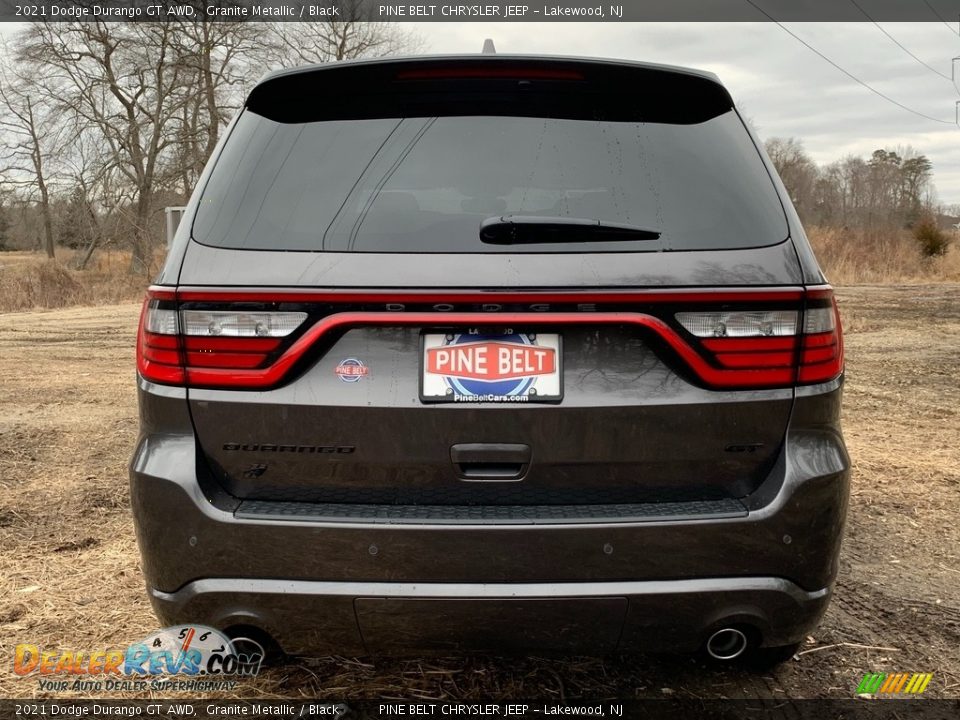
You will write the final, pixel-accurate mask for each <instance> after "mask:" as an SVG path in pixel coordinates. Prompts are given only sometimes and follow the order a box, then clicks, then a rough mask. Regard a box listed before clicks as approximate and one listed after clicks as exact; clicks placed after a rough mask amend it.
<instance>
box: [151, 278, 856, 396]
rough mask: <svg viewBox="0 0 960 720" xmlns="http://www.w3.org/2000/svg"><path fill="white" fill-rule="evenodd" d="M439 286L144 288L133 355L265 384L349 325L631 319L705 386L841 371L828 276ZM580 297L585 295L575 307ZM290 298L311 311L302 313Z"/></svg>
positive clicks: (779, 383)
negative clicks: (637, 286)
mask: <svg viewBox="0 0 960 720" xmlns="http://www.w3.org/2000/svg"><path fill="white" fill-rule="evenodd" d="M438 297H440V298H441V299H442V298H443V297H444V295H443V294H441V295H439V296H435V295H433V294H430V295H418V294H416V293H413V294H408V295H403V294H400V295H395V294H393V293H389V294H388V293H373V294H367V295H364V294H362V293H361V294H359V295H358V294H356V293H353V294H351V293H346V294H345V293H337V292H329V291H322V290H321V291H305V292H302V293H293V294H291V293H289V292H284V291H270V290H252V291H238V292H232V291H212V292H207V291H206V290H191V289H187V290H185V291H182V292H180V293H179V294H178V292H177V291H175V290H172V289H166V288H160V287H153V288H151V289H150V290H149V291H148V294H147V299H146V301H145V302H144V305H143V312H142V315H141V319H140V332H139V337H138V340H137V365H138V368H139V371H140V374H141V375H142V376H143V377H144V378H145V379H147V380H150V381H152V382H157V383H165V384H172V385H190V386H191V387H205V388H238V389H247V390H255V389H268V388H271V387H276V386H277V385H279V384H281V383H283V382H285V381H286V380H287V379H288V378H289V377H290V375H291V373H292V372H294V368H295V367H296V366H297V365H298V364H300V362H301V360H302V359H303V358H305V357H306V356H307V355H308V353H309V352H310V350H311V348H312V347H313V346H314V345H315V344H316V343H317V342H318V341H319V340H320V338H321V337H322V336H324V335H325V334H326V333H329V332H333V331H337V330H342V329H345V328H350V327H357V326H362V325H373V326H381V327H384V326H398V325H408V326H416V327H421V328H422V327H431V326H438V325H439V326H444V327H451V326H452V327H474V326H478V325H494V326H500V325H504V324H506V325H507V326H513V325H526V324H530V325H531V326H537V325H556V326H559V327H561V328H563V327H569V326H575V325H580V326H583V325H603V324H606V325H611V324H612V325H632V326H635V327H642V328H645V329H646V330H647V331H650V332H652V333H653V334H655V335H657V336H659V338H660V339H661V340H662V341H663V342H664V343H665V344H666V345H667V346H669V348H671V349H672V350H673V351H674V352H675V353H676V355H677V356H678V359H679V360H680V362H681V363H683V364H685V365H686V367H687V368H688V369H689V370H690V372H692V373H693V375H694V376H696V378H697V379H698V381H699V382H700V383H702V384H703V385H704V386H707V387H711V388H716V389H754V388H778V387H792V386H794V385H796V384H798V383H800V384H808V385H809V384H814V383H821V382H827V381H829V380H833V379H835V378H837V377H839V376H840V374H841V373H842V372H843V338H842V335H841V329H840V319H839V315H838V313H837V307H836V303H835V301H834V298H833V291H832V290H831V289H829V288H827V287H818V288H811V289H808V290H805V291H804V290H802V289H800V288H782V289H779V288H774V289H770V290H763V291H755V290H752V289H749V290H742V291H727V290H723V291H693V292H684V291H664V292H659V293H658V292H656V291H653V292H641V293H634V294H631V293H618V292H609V293H602V294H596V293H594V294H584V293H576V292H574V293H560V294H552V293H550V294H548V293H534V294H527V293H503V294H502V297H501V295H496V296H495V297H494V298H491V296H490V295H489V294H485V293H476V294H473V295H465V294H460V295H458V296H457V297H456V298H455V299H456V302H458V303H461V304H463V305H465V306H467V307H470V306H471V305H472V306H473V309H472V310H468V311H459V312H447V311H446V310H444V311H443V312H440V311H438V310H437V298H438ZM585 298H589V299H590V302H589V303H587V304H586V306H585V305H584V303H583V301H584V299H585ZM492 299H495V300H496V302H497V303H498V304H499V303H500V302H501V301H503V302H505V303H508V302H510V301H511V300H513V301H514V302H517V303H531V302H535V303H536V304H537V305H538V306H539V305H541V304H542V303H550V304H556V305H557V306H558V307H557V309H556V310H553V309H552V308H551V309H550V310H549V311H545V312H540V311H536V312H534V311H532V310H527V311H517V312H513V311H505V312H485V311H484V312H478V311H477V308H478V307H481V306H483V307H485V306H484V305H483V303H486V302H488V301H491V300H492ZM387 301H389V302H387ZM394 303H410V304H414V305H415V304H417V303H429V304H431V305H432V306H433V309H432V310H429V311H427V310H421V311H416V310H413V311H406V310H404V311H394V309H393V308H391V307H390V306H391V304H394ZM625 305H626V306H627V308H629V306H630V305H633V306H634V307H635V308H636V309H635V310H630V309H625V307H624V306H625ZM663 305H666V307H663ZM604 306H606V307H604ZM401 307H403V305H401ZM531 307H532V306H531ZM585 307H587V308H588V309H584V308H585ZM281 308H282V309H281ZM301 308H308V309H309V308H314V309H315V310H311V311H310V314H308V313H307V312H304V311H302V310H301ZM378 308H382V309H378ZM565 308H566V309H565ZM574 308H575V309H574ZM311 315H312V316H313V321H312V322H310V321H309V318H310V316H311ZM671 315H672V319H671V318H670V316H671Z"/></svg>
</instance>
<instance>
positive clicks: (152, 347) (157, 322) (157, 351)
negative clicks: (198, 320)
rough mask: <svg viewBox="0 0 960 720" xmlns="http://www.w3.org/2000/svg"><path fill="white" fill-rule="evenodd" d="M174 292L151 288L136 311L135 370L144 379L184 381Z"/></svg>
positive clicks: (168, 383) (162, 381) (170, 381)
mask: <svg viewBox="0 0 960 720" xmlns="http://www.w3.org/2000/svg"><path fill="white" fill-rule="evenodd" d="M175 294H176V293H175V292H174V291H173V290H159V289H154V288H151V289H150V291H149V292H148V293H147V298H146V300H144V301H143V309H142V310H141V311H140V330H139V332H138V335H137V370H139V371H140V374H141V375H142V376H143V377H144V379H146V380H150V381H151V382H157V383H163V384H165V385H182V384H183V382H184V380H185V375H184V371H183V363H182V362H181V356H180V336H179V334H178V331H177V311H176V307H175Z"/></svg>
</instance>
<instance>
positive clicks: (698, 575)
mask: <svg viewBox="0 0 960 720" xmlns="http://www.w3.org/2000/svg"><path fill="white" fill-rule="evenodd" d="M138 370H139V377H138V386H139V397H140V421H141V426H140V427H141V430H140V438H139V442H138V444H137V447H136V450H135V451H134V454H133V459H132V462H131V469H130V478H131V492H132V499H133V512H134V516H135V519H136V527H137V535H138V538H139V543H140V549H141V551H142V554H143V568H144V572H145V575H146V580H147V585H148V588H149V593H150V598H151V600H152V602H153V606H154V608H155V610H156V612H157V614H158V616H159V617H160V619H161V620H162V621H164V622H165V623H167V624H175V623H202V624H204V625H208V626H213V627H217V628H219V629H222V630H225V631H227V632H228V633H230V634H235V635H243V636H245V637H248V638H249V637H252V638H258V639H260V640H262V641H263V642H266V641H268V640H269V641H270V642H271V643H273V644H275V646H276V647H278V648H280V649H282V650H283V651H285V652H288V653H294V654H307V653H310V654H316V653H322V654H328V653H336V654H396V653H412V652H424V651H433V652H453V653H459V652H485V651H498V652H499V651H505V652H510V651H520V652H522V651H528V650H536V651H539V652H543V651H555V652H578V653H603V652H610V651H617V650H679V651H688V650H689V651H692V650H696V649H698V648H705V649H706V650H707V651H708V652H709V653H710V654H711V655H712V656H714V657H716V658H725V659H731V658H733V657H736V656H738V655H740V654H741V653H743V652H744V651H745V650H753V649H757V650H760V651H762V650H764V649H766V650H767V651H771V649H773V650H772V651H771V652H773V653H779V654H781V655H782V654H784V653H783V650H786V651H788V652H789V650H790V648H791V646H795V644H796V643H798V642H799V641H800V640H801V639H802V638H803V637H804V636H805V634H806V633H808V632H809V631H810V630H811V629H812V628H813V627H814V626H815V625H816V624H817V622H818V620H819V618H820V617H821V615H822V614H823V612H824V610H825V608H826V605H827V602H828V601H829V598H830V594H831V588H832V584H833V581H834V577H835V574H836V570H837V555H838V551H839V547H840V538H841V534H842V527H843V522H844V515H845V512H846V505H847V495H848V475H849V460H848V456H847V453H846V450H845V448H844V443H843V438H842V436H841V432H840V425H839V415H840V396H841V385H842V382H843V344H842V339H841V331H840V324H839V319H838V316H837V311H836V305H835V303H834V300H833V294H832V291H831V289H830V287H829V286H828V285H826V284H825V280H824V277H823V274H822V273H821V271H820V269H819V268H818V266H817V263H816V261H815V259H814V257H813V254H812V253H811V250H810V246H809V243H808V241H807V239H806V237H805V235H804V231H803V229H802V228H801V226H800V223H799V221H798V219H797V215H796V213H795V211H794V209H793V207H792V206H791V203H790V200H789V198H788V196H787V194H786V192H785V190H784V187H783V185H782V184H781V182H780V180H779V178H778V177H777V174H776V172H775V171H774V169H773V167H772V166H771V164H770V161H769V160H768V159H767V157H766V155H765V154H764V151H763V149H762V147H761V145H760V143H759V141H758V140H757V138H756V137H755V136H754V135H753V134H752V132H751V130H750V129H749V127H748V126H747V125H746V124H745V123H744V121H743V119H742V118H741V117H740V115H739V114H738V112H737V110H736V109H735V107H734V104H733V102H732V100H731V98H730V95H729V93H728V92H727V91H726V90H725V89H724V87H723V86H722V85H721V84H720V83H719V81H718V80H717V78H716V77H714V76H713V75H711V74H709V73H704V72H698V71H693V70H686V69H682V68H674V67H665V66H657V65H646V64H639V63H628V62H613V61H605V60H586V59H574V58H548V57H523V56H502V55H501V56H484V55H480V56H457V57H422V58H412V59H402V60H396V59H394V60H389V61H385V60H379V61H363V62H348V63H337V64H330V65H324V66H317V67H306V68H301V69H297V70H290V71H284V72H279V73H275V74H272V75H269V76H268V77H266V78H265V79H263V80H262V81H261V82H260V83H259V84H258V85H257V86H256V87H255V88H254V89H253V90H252V92H251V93H250V94H249V96H248V97H247V99H246V102H245V104H244V107H243V109H242V111H241V112H240V113H239V115H238V117H237V118H236V119H235V120H234V122H233V124H232V125H231V126H230V128H229V131H228V132H227V133H225V138H224V140H223V141H222V142H221V146H220V148H218V150H217V151H216V152H215V153H214V156H213V158H212V159H211V160H210V163H209V165H208V167H207V169H206V171H205V173H204V175H203V177H202V178H201V181H200V183H199V185H198V187H197V189H196V192H195V193H194V195H193V198H192V199H191V201H190V203H189V205H188V207H187V209H186V213H185V216H184V220H183V222H182V224H181V226H180V229H179V231H178V233H177V236H176V239H175V242H174V244H173V247H172V248H171V251H170V253H169V257H168V259H167V262H166V266H165V267H164V269H163V271H162V272H161V273H160V276H159V277H158V279H157V281H156V284H155V285H154V286H152V287H151V288H150V290H149V293H148V296H147V299H146V302H145V304H144V307H143V315H142V320H141V326H140V332H139V340H138Z"/></svg>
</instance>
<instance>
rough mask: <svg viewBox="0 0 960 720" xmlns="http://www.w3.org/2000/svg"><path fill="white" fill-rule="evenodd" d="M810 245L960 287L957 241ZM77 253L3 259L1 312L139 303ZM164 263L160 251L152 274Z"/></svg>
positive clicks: (104, 263)
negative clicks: (938, 249) (932, 249)
mask: <svg viewBox="0 0 960 720" xmlns="http://www.w3.org/2000/svg"><path fill="white" fill-rule="evenodd" d="M808 235H809V237H810V241H811V243H812V244H813V247H814V251H815V253H816V255H817V259H818V260H819V261H820V264H821V266H822V267H823V268H824V272H826V274H827V277H828V278H829V279H830V281H831V282H832V283H833V284H835V285H859V284H894V283H896V284H907V283H910V284H912V283H928V282H957V281H960V238H956V239H955V240H954V242H952V243H951V246H950V247H949V249H948V250H947V252H946V254H945V255H943V256H939V257H932V258H929V257H924V256H923V253H922V252H921V250H920V245H919V243H918V242H917V241H916V240H915V239H914V238H913V236H912V235H911V234H910V232H909V231H906V230H903V231H899V232H878V233H871V232H868V231H864V230H850V231H848V230H843V229H840V228H824V227H813V228H810V230H809V233H808ZM77 254H78V253H77V252H76V251H73V250H69V249H66V248H59V249H58V250H57V259H56V260H55V261H52V260H47V259H46V257H45V256H44V255H42V254H41V253H36V252H6V253H0V313H3V312H17V311H20V310H33V309H55V308H63V307H72V306H78V305H108V304H114V303H120V302H126V301H130V300H139V299H140V298H141V297H142V296H143V291H144V289H145V288H146V286H147V280H146V276H136V275H131V274H129V272H128V267H129V265H130V253H129V252H127V251H120V250H102V251H99V252H97V253H96V254H95V255H94V256H93V259H92V261H91V262H90V264H89V266H88V267H87V268H86V269H85V270H74V269H73V267H74V265H75V262H76V259H77ZM162 262H163V253H162V251H160V252H158V253H157V254H156V255H155V257H154V258H153V261H152V263H151V268H150V273H149V275H152V274H153V273H154V272H156V271H157V270H158V269H159V268H160V266H161V264H162Z"/></svg>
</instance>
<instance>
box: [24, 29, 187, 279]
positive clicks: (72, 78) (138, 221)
mask: <svg viewBox="0 0 960 720" xmlns="http://www.w3.org/2000/svg"><path fill="white" fill-rule="evenodd" d="M177 30H178V28H177V26H176V25H175V24H174V23H167V22H156V23H153V22H151V23H105V22H99V21H96V22H82V23H81V22H69V23H50V24H37V25H33V26H31V27H30V28H29V29H28V30H27V32H26V36H25V38H24V39H23V42H22V44H21V47H20V55H19V56H20V60H21V62H25V63H28V64H30V65H31V66H32V67H33V68H34V70H35V72H36V73H37V75H38V77H41V78H43V80H42V81H41V83H42V88H43V90H44V92H45V95H46V97H45V100H46V102H47V103H49V105H50V106H51V107H56V108H58V109H59V110H60V111H61V112H64V113H68V114H70V115H72V116H73V117H74V118H75V119H76V121H77V123H78V124H80V125H86V126H89V127H92V128H95V129H96V131H97V132H98V134H99V135H100V137H101V139H102V142H103V143H104V144H105V145H106V147H107V148H108V149H109V153H110V156H111V161H112V162H113V163H114V164H115V165H116V167H117V168H118V169H119V170H120V172H121V173H122V174H123V175H124V176H125V177H126V179H127V181H128V182H129V183H130V186H131V187H132V188H133V191H134V192H133V196H134V199H133V208H132V213H131V218H130V219H131V226H132V227H131V232H130V239H131V249H132V253H131V262H130V269H131V272H139V273H143V272H145V271H147V269H148V268H149V248H150V243H149V236H150V228H149V223H150V219H151V214H152V211H153V210H154V208H153V205H152V201H153V195H154V193H155V192H156V190H157V189H158V187H159V186H161V184H162V183H163V180H164V179H163V177H162V174H163V172H164V171H165V170H166V168H165V166H164V160H165V154H166V151H167V150H168V149H169V148H170V147H171V145H172V144H173V143H174V142H175V139H176V134H175V133H174V132H173V128H172V125H173V121H174V120H175V118H176V117H177V115H178V113H179V110H180V105H181V103H182V102H183V98H184V93H183V92H182V89H183V85H184V82H185V77H186V75H187V72H186V71H185V69H184V67H183V65H182V64H181V63H180V62H179V58H178V57H177V54H176V52H175V50H176V48H175V44H174V39H175V36H176V33H177Z"/></svg>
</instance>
